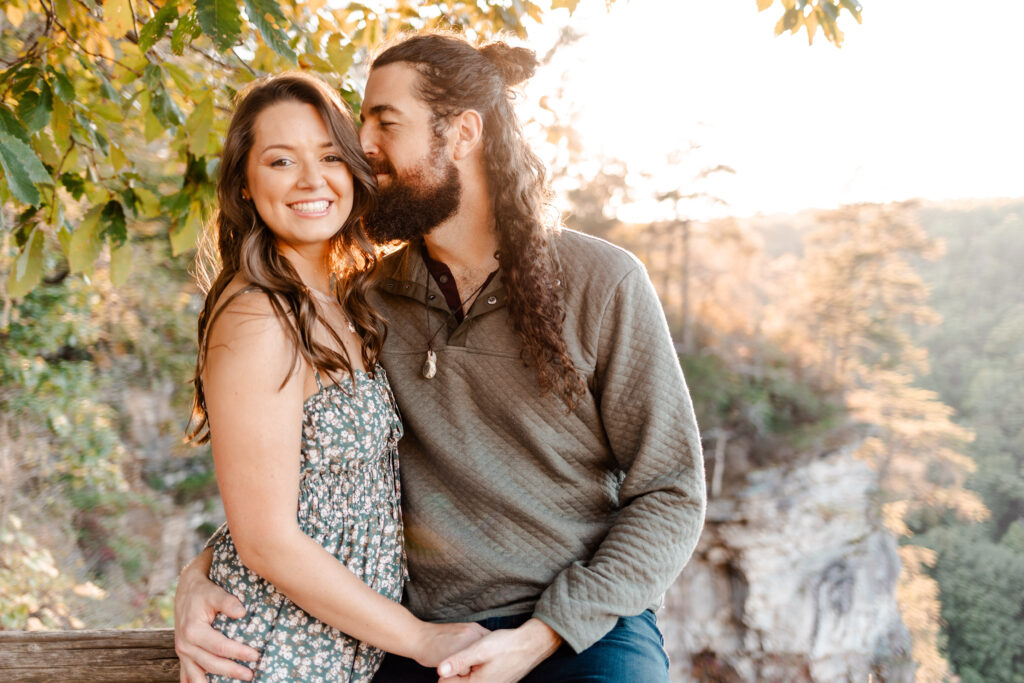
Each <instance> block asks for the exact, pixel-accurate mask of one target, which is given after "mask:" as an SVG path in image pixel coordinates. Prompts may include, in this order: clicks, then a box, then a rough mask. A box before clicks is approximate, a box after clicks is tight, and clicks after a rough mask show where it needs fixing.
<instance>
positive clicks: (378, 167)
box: [369, 159, 395, 175]
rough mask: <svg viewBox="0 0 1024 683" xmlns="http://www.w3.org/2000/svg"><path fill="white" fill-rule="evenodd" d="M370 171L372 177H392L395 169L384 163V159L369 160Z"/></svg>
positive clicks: (388, 163)
mask: <svg viewBox="0 0 1024 683" xmlns="http://www.w3.org/2000/svg"><path fill="white" fill-rule="evenodd" d="M369 161H370V170H371V171H372V172H373V174H374V175H385V174H386V175H394V174H395V169H394V167H392V166H391V162H389V161H385V160H384V159H370V160H369Z"/></svg>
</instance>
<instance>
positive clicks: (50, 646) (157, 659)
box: [0, 629, 178, 683]
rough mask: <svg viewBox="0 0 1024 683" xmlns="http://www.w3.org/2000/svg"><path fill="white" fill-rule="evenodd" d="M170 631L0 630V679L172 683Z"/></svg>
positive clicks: (175, 670) (174, 672)
mask: <svg viewBox="0 0 1024 683" xmlns="http://www.w3.org/2000/svg"><path fill="white" fill-rule="evenodd" d="M177 680H178V657H177V655H175V653H174V631H172V630H171V629H139V630H130V631H118V630H106V631H0V681H11V682H12V683H13V682H14V681H17V682H19V683H21V682H26V683H28V682H36V681H37V682H39V683H43V682H46V683H50V682H52V681H62V682H63V681H67V682H68V683H85V682H86V681H90V682H96V683H99V682H105V681H109V682H111V683H115V682H116V683H122V682H124V683H127V682H129V681H133V682H137V683H150V682H151V681H177Z"/></svg>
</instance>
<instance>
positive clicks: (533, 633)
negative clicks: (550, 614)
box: [437, 619, 562, 683]
mask: <svg viewBox="0 0 1024 683" xmlns="http://www.w3.org/2000/svg"><path fill="white" fill-rule="evenodd" d="M561 644H562V638H561V636H559V635H558V634H557V633H555V632H554V631H553V630H552V629H551V627H550V626H548V625H547V624H545V623H544V622H543V621H541V620H540V619H530V620H529V621H527V622H526V623H525V624H523V625H522V626H520V627H519V628H516V629H504V630H501V631H493V632H491V633H490V634H489V635H486V636H484V637H483V638H481V639H480V640H478V641H476V642H475V643H473V644H472V645H470V646H469V647H467V648H466V649H465V650H462V651H461V652H457V653H455V654H454V655H452V656H451V657H449V658H447V659H446V660H444V661H443V662H441V664H440V666H438V667H437V673H438V675H440V676H441V680H442V681H455V680H459V681H471V682H472V683H484V682H485V681H486V683H514V681H518V680H519V679H520V678H522V677H523V676H525V675H526V674H528V673H529V672H530V671H531V670H532V669H533V667H535V666H537V665H538V664H540V663H541V662H542V661H544V660H545V659H547V658H548V657H550V656H551V655H552V654H554V652H555V650H557V649H558V646H559V645H561Z"/></svg>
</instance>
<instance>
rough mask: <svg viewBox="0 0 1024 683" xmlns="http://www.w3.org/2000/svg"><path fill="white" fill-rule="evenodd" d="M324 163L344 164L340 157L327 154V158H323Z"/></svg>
mask: <svg viewBox="0 0 1024 683" xmlns="http://www.w3.org/2000/svg"><path fill="white" fill-rule="evenodd" d="M324 161H326V162H328V163H331V164H338V163H344V161H345V160H344V159H342V158H341V156H340V155H338V154H328V155H327V156H325V157H324Z"/></svg>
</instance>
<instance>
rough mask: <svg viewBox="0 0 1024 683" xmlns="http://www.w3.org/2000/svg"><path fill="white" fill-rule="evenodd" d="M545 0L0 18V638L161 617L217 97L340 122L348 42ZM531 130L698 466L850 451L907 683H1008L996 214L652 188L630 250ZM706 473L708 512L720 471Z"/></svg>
mask: <svg viewBox="0 0 1024 683" xmlns="http://www.w3.org/2000/svg"><path fill="white" fill-rule="evenodd" d="M594 1H596V0H594ZM576 5H577V2H576V1H574V0H554V1H553V2H551V3H546V2H545V3H542V4H535V3H531V2H529V1H528V0H493V1H488V2H483V1H480V2H470V1H458V0H450V1H448V2H439V3H414V2H405V1H403V0H389V1H388V2H379V3H366V4H359V3H327V2H322V1H316V0H314V1H309V2H306V1H304V2H289V1H286V2H275V1H274V0H245V1H244V2H236V1H235V0H206V1H203V2H196V3H188V2H174V1H172V2H150V3H138V2H134V3H133V2H129V0H107V2H104V3H102V5H101V4H98V3H96V2H93V0H80V1H78V0H76V1H72V0H53V1H52V2H51V1H49V0H8V2H7V3H6V4H5V8H4V11H3V14H2V15H0V27H2V36H0V68H2V69H3V71H2V73H0V94H2V96H0V165H2V168H3V178H2V180H0V204H2V213H0V227H2V230H0V236H2V245H0V295H2V306H3V308H2V311H0V341H2V352H0V472H2V480H0V495H2V499H0V627H2V628H5V629H25V628H79V627H110V626H119V627H124V626H140V625H163V624H167V623H169V619H170V603H169V595H170V593H171V591H172V590H173V581H174V577H175V574H176V572H177V569H178V568H179V567H180V565H181V563H182V562H183V561H184V560H185V559H187V557H188V556H189V555H190V553H191V552H192V551H193V550H194V549H195V547H196V544H197V543H201V540H202V538H203V535H204V534H206V533H208V532H209V530H210V529H211V528H212V526H214V525H215V524H216V523H218V522H219V521H220V519H221V517H222V513H221V512H220V510H219V509H218V502H217V495H216V484H215V481H214V479H213V475H212V468H211V464H210V459H209V457H208V453H207V452H206V451H205V450H204V449H186V448H185V447H184V446H183V445H182V444H181V434H182V430H183V426H184V422H185V419H186V416H187V414H188V402H189V400H190V386H189V385H188V381H187V380H188V378H189V376H190V373H191V369H192V366H193V363H194V358H195V355H194V354H195V345H194V339H193V337H194V326H195V316H196V314H197V311H198V307H199V305H200V302H201V293H200V292H199V291H197V289H196V287H195V285H194V284H193V282H192V280H191V278H190V276H189V274H188V269H189V267H190V258H191V250H192V249H193V246H194V243H195V240H196V236H197V234H198V231H199V230H200V229H201V226H202V224H203V222H204V220H205V219H206V218H207V216H208V213H209V211H210V209H211V201H212V197H213V183H214V182H215V179H216V173H217V155H218V153H219V146H220V140H221V136H222V134H223V132H224V128H225V126H226V123H227V118H228V114H229V111H230V103H231V98H232V96H233V94H234V92H235V91H236V90H237V89H238V88H240V87H241V86H243V85H244V84H245V83H246V82H248V81H249V80H251V79H252V78H255V77H257V76H259V75H261V74H263V73H269V72H274V71H279V70H282V69H290V68H291V69H294V68H298V69H304V70H309V71H313V72H315V73H317V74H319V75H320V76H322V77H323V78H325V79H327V80H328V81H329V82H330V83H332V85H334V86H335V87H337V88H338V89H339V91H340V92H341V93H342V94H343V96H344V97H345V98H346V100H347V101H348V102H349V103H350V104H351V105H352V106H353V107H356V108H357V107H358V105H359V91H360V89H361V83H362V79H363V78H364V77H365V64H366V59H367V51H368V49H369V48H371V47H372V46H374V45H376V44H378V43H379V42H380V41H381V40H384V39H386V38H388V37H391V36H394V35H396V34H397V33H398V32H400V31H402V30H405V29H410V28H419V27H423V26H452V27H455V28H457V29H459V30H463V31H466V32H467V33H469V34H471V35H474V36H479V37H482V38H486V37H490V36H493V35H496V34H498V33H500V32H508V33H512V34H514V35H517V36H520V37H524V36H526V33H527V31H528V30H529V27H530V26H531V25H534V24H535V23H536V22H542V21H544V20H545V19H546V18H547V17H548V16H550V14H551V13H552V12H555V11H570V12H571V11H572V10H574V9H575V8H576ZM754 5H755V3H751V8H750V11H752V12H753V11H757V9H760V10H768V11H774V12H778V13H779V15H780V18H779V21H778V25H777V26H776V33H785V32H787V31H788V32H791V33H796V32H799V31H801V30H803V31H804V32H805V33H806V35H807V37H808V40H813V39H814V37H815V36H822V35H823V36H824V37H825V38H826V39H827V40H829V41H830V42H832V43H834V44H836V45H839V44H841V42H842V39H843V35H842V31H841V30H840V29H839V26H840V25H844V24H843V22H844V21H850V20H852V19H855V20H856V21H860V11H861V10H860V6H859V5H858V4H857V3H855V2H847V1H845V0H843V1H842V2H831V1H830V0H814V1H813V2H808V1H806V0H781V1H780V2H774V3H773V2H772V1H771V0H757V2H756V9H755V6H754ZM837 20H838V22H839V23H838V24H837V23H836V22H837ZM531 22H533V24H531ZM562 42H563V43H565V44H570V43H571V42H572V35H571V31H570V32H566V33H565V34H564V35H563V41H562ZM541 106H542V108H543V109H544V110H545V114H544V116H545V118H544V121H543V126H542V127H543V129H544V130H543V133H544V135H546V136H547V139H548V140H549V141H552V140H555V141H563V142H564V141H568V144H567V145H563V147H562V150H563V152H564V150H565V149H568V150H569V155H568V157H566V156H565V155H564V154H561V155H559V156H557V157H555V156H552V157H551V158H549V159H548V161H549V165H550V166H551V169H552V172H553V177H554V180H555V183H556V187H557V188H558V189H559V206H560V208H564V209H566V210H567V213H566V222H567V224H568V225H569V226H570V227H573V228H576V229H580V230H583V231H586V232H589V233H592V234H595V235H598V236H601V237H605V238H608V239H611V240H613V241H615V242H616V243H619V244H622V245H623V246H625V247H626V248H628V249H630V250H632V251H634V252H635V253H637V254H638V255H639V256H641V258H643V260H644V261H645V263H646V264H647V266H648V269H649V271H650V273H651V276H652V279H653V280H654V282H655V285H656V286H657V288H658V290H659V294H660V296H661V298H662V301H663V303H664V305H665V309H666V314H667V316H668V318H669V321H670V325H671V327H672V331H673V335H674V337H675V338H676V339H677V341H678V346H679V351H680V356H681V360H682V363H683V366H684V370H685V372H686V376H687V379H688V382H689V385H690V389H691V391H692V393H693V396H694V401H695V405H696V407H697V411H698V417H699V420H700V424H701V426H702V430H703V432H704V438H705V447H706V449H707V452H708V457H709V458H712V457H714V456H713V454H714V453H716V452H718V450H719V449H720V448H724V444H727V443H729V442H737V441H739V442H744V443H746V444H748V448H747V451H748V452H749V458H750V459H751V463H752V466H754V467H757V466H769V465H772V464H776V463H780V462H786V461H787V460H791V459H795V458H800V457H805V456H806V454H808V453H820V452H824V451H827V450H828V449H830V448H834V447H837V446H838V445H840V444H842V443H848V442H850V441H851V440H857V441H858V442H859V443H861V444H862V446H861V449H860V455H861V457H863V458H864V459H865V460H867V461H868V462H870V463H871V464H872V465H873V466H874V467H875V468H876V470H877V471H878V472H879V473H880V480H881V482H882V490H881V492H880V497H879V501H878V505H879V510H880V511H882V512H883V513H884V515H885V519H886V522H887V524H888V526H889V528H890V529H891V530H892V532H893V533H894V534H895V535H897V536H898V537H899V538H900V539H901V540H902V552H901V555H902V557H903V560H904V575H903V577H902V579H901V589H900V599H901V601H902V603H903V606H904V616H905V620H906V621H907V625H908V627H909V628H911V630H912V632H913V635H914V638H915V658H916V659H917V661H918V664H919V674H918V675H919V679H920V680H942V679H944V678H946V679H949V678H951V677H952V676H953V675H959V676H960V677H961V679H962V680H963V681H966V682H976V681H1014V680H1024V630H1022V629H1024V626H1022V624H1024V620H1022V619H1021V616H1020V615H1021V609H1022V605H1021V604H1020V600H1019V596H1021V595H1024V585H1022V581H1024V578H1022V577H1024V417H1022V416H1024V390H1022V389H1021V387H1020V382H1019V381H1014V378H1019V377H1020V376H1021V374H1022V372H1024V346H1022V340H1024V295H1022V294H1021V293H1022V292H1024V282H1022V280H1024V275H1022V272H1021V270H1020V268H1019V264H1020V263H1024V245H1022V243H1021V240H1020V239H1019V235H1020V234H1022V229H1024V203H1022V202H1013V201H1005V202H988V203H978V204H958V205H936V204H915V203H903V204H893V205H857V206H848V207H843V208H841V209H838V210H835V211H826V212H808V213H804V214H797V215H791V216H771V217H759V218H754V219H717V220H694V219H691V218H690V217H689V213H688V202H689V201H690V200H691V199H694V198H696V197H701V196H704V195H703V193H702V191H701V180H702V178H706V177H708V176H709V175H713V174H716V173H730V172H731V169H729V168H728V166H725V165H717V166H711V167H709V168H705V169H701V170H699V171H698V172H696V173H694V177H693V178H690V179H687V180H686V181H685V182H684V183H681V184H680V186H679V187H675V188H668V189H664V190H663V191H662V190H659V194H658V196H657V200H658V201H660V202H663V203H664V204H665V205H666V206H670V207H671V208H672V211H671V213H672V214H673V215H674V216H675V218H674V219H673V220H669V221H664V222H659V223H656V224H653V225H631V224H627V223H623V222H622V221H620V220H619V219H618V218H617V217H616V215H615V212H614V210H613V208H612V207H614V206H616V205H621V204H622V203H625V202H629V201H630V199H631V193H634V192H635V191H636V190H635V188H631V187H629V186H628V185H627V183H626V177H627V174H628V171H629V169H627V168H626V166H625V164H624V163H622V162H620V161H617V160H614V159H601V160H599V161H600V168H601V171H600V172H599V173H596V174H595V173H593V172H589V171H587V170H585V169H587V168H588V166H587V164H586V163H585V162H588V161H589V162H592V161H593V159H588V158H587V152H586V150H584V149H581V148H580V147H579V145H578V140H574V134H573V130H572V123H573V122H572V116H571V112H572V103H571V102H564V101H559V99H558V96H557V94H553V95H552V96H551V97H550V98H546V99H545V101H544V102H542V103H541ZM530 125H533V126H536V125H539V124H538V122H537V121H531V123H530ZM723 161H727V160H723ZM590 168H592V166H590ZM712 473H714V474H713V475H712ZM709 476H713V478H712V480H711V481H710V482H709V483H710V485H711V491H712V495H724V493H723V492H724V491H727V490H728V488H729V476H730V471H729V469H727V468H725V467H724V466H718V467H715V468H710V469H709ZM1006 596H1011V598H1012V597H1013V596H1017V599H1005V598H1006Z"/></svg>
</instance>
